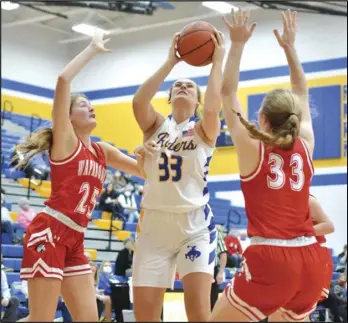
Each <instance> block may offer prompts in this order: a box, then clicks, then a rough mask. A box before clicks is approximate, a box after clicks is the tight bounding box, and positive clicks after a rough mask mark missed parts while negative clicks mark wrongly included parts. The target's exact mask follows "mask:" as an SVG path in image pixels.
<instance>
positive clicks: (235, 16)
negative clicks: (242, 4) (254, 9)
mask: <svg viewBox="0 0 348 323" xmlns="http://www.w3.org/2000/svg"><path fill="white" fill-rule="evenodd" d="M231 13H232V25H233V26H235V25H236V24H237V13H236V12H235V11H234V9H233V8H232V10H231Z"/></svg>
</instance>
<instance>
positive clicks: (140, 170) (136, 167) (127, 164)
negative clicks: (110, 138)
mask: <svg viewBox="0 0 348 323" xmlns="http://www.w3.org/2000/svg"><path fill="white" fill-rule="evenodd" d="M98 144H99V145H100V147H102V149H103V151H104V155H105V161H106V164H107V165H108V166H111V167H113V168H116V169H118V170H121V171H123V172H125V173H127V174H130V175H135V176H138V177H141V178H144V179H145V178H146V173H145V171H144V160H145V154H146V153H147V154H150V155H152V154H154V153H156V151H157V150H158V148H157V145H156V143H155V142H154V141H148V142H146V143H144V144H143V145H140V146H138V147H137V148H136V149H135V150H134V154H135V157H136V159H134V158H131V157H129V156H127V155H126V154H124V153H123V152H121V151H120V150H119V149H117V148H115V147H113V146H112V145H110V144H108V143H106V142H99V143H98Z"/></svg>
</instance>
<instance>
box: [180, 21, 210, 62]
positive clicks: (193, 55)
mask: <svg viewBox="0 0 348 323" xmlns="http://www.w3.org/2000/svg"><path fill="white" fill-rule="evenodd" d="M214 34H215V27H214V26H213V25H211V24H209V23H207V22H204V21H195V22H192V23H190V24H188V25H186V26H185V27H184V28H183V29H182V30H181V32H180V36H179V40H178V43H177V50H178V53H179V55H180V57H182V59H183V60H184V61H185V62H186V63H187V64H190V65H193V66H205V65H208V64H210V63H211V59H212V56H213V53H214V48H215V45H214V42H213V40H212V39H211V35H214Z"/></svg>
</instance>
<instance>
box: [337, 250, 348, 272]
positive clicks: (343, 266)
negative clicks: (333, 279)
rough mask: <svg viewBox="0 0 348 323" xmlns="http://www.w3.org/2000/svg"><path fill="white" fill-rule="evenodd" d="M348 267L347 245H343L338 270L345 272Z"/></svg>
mask: <svg viewBox="0 0 348 323" xmlns="http://www.w3.org/2000/svg"><path fill="white" fill-rule="evenodd" d="M346 269H347V245H346V244H345V245H344V247H343V251H342V252H341V253H340V254H339V255H338V264H337V267H336V271H338V272H340V273H343V272H345V271H346Z"/></svg>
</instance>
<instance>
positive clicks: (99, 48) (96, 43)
mask: <svg viewBox="0 0 348 323" xmlns="http://www.w3.org/2000/svg"><path fill="white" fill-rule="evenodd" d="M104 36H105V35H104V33H103V32H102V31H99V30H96V31H95V34H94V36H93V38H92V41H91V44H90V46H91V47H92V48H93V49H94V50H95V51H96V52H97V53H111V49H107V48H105V44H106V43H108V42H109V41H110V38H107V39H104Z"/></svg>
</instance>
